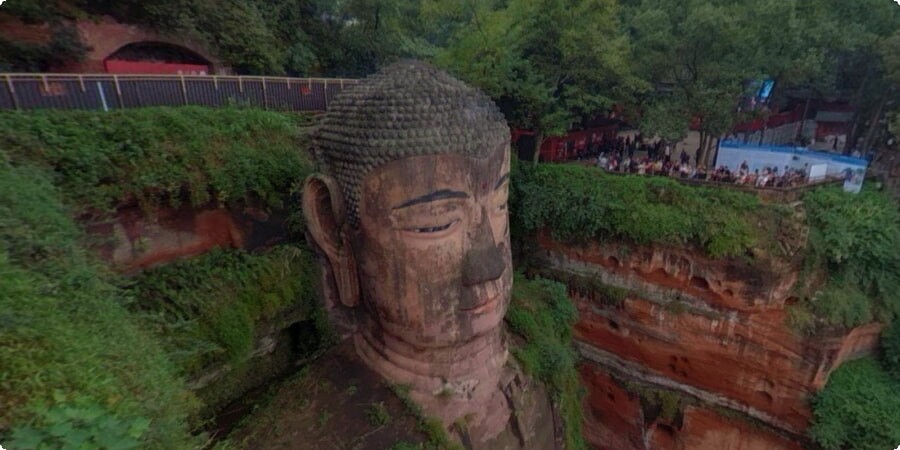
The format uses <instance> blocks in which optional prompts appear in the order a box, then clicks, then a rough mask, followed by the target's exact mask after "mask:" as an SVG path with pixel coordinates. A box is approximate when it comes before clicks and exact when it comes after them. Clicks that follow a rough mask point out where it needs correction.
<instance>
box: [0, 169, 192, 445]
mask: <svg viewBox="0 0 900 450" xmlns="http://www.w3.org/2000/svg"><path fill="white" fill-rule="evenodd" d="M70 213H71V211H70V210H68V209H67V208H65V207H64V206H63V202H62V199H61V192H60V190H59V189H58V188H57V187H55V186H54V185H53V183H52V179H51V176H50V175H49V174H48V173H47V172H45V171H42V170H39V169H36V168H33V167H13V166H11V165H9V164H8V163H0V361H3V371H2V374H0V430H8V432H9V435H7V436H0V441H2V442H4V443H6V442H13V439H14V440H15V441H14V442H16V443H17V444H16V445H14V446H13V444H10V445H11V446H12V448H37V447H36V446H33V445H32V444H33V443H34V442H35V441H36V440H38V439H42V438H44V437H46V438H48V439H50V440H49V441H47V442H46V445H51V446H52V444H51V443H53V442H55V443H60V442H76V441H78V440H79V439H83V440H84V441H85V442H88V441H91V440H93V441H94V442H100V441H99V440H100V439H105V438H116V439H118V438H122V439H123V442H124V441H125V438H126V437H127V438H129V439H134V440H138V441H139V442H140V443H141V444H142V445H143V446H145V447H148V448H187V447H191V446H195V445H196V442H194V440H193V438H191V437H190V435H189V434H188V430H187V429H186V418H187V415H188V414H189V413H190V412H191V411H192V410H193V409H194V407H195V402H194V401H193V399H192V398H191V396H189V395H188V394H187V393H186V392H185V391H184V390H183V385H182V382H181V380H180V379H179V378H178V377H177V370H176V368H175V367H174V365H173V364H172V363H171V362H170V361H169V360H168V359H167V358H166V356H165V354H164V352H163V349H162V347H161V345H160V344H159V342H158V341H156V340H155V339H153V338H152V336H151V335H150V334H149V333H146V332H145V331H144V330H143V329H142V327H141V323H140V321H139V320H137V318H136V317H134V316H133V315H132V314H130V313H129V312H128V310H127V309H126V305H127V304H128V303H130V301H131V299H130V298H129V293H128V291H126V290H124V289H122V288H121V287H120V286H119V285H118V284H119V283H120V279H119V278H118V277H116V276H115V275H113V274H111V273H110V272H109V271H108V270H107V269H106V268H105V267H104V266H103V265H102V264H100V263H99V262H97V261H95V260H94V259H93V258H92V257H91V256H90V254H89V252H88V251H86V250H85V249H84V247H82V246H81V245H80V243H79V242H80V240H81V239H82V233H81V231H80V230H79V228H78V226H77V225H76V224H75V223H74V222H73V220H72V219H71V215H70ZM36 374H40V376H36ZM148 421H149V423H150V426H149V427H146V426H143V424H145V423H147V422H148ZM44 432H47V433H50V436H45V435H44V434H43V433H44ZM0 434H3V432H0ZM129 442H130V441H129Z"/></svg>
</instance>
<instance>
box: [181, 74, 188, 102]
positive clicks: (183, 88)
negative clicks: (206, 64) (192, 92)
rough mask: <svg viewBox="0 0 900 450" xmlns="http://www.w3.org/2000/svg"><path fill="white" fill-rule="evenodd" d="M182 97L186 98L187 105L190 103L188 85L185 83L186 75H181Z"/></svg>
mask: <svg viewBox="0 0 900 450" xmlns="http://www.w3.org/2000/svg"><path fill="white" fill-rule="evenodd" d="M181 98H182V100H184V104H185V105H187V104H188V97H187V86H185V84H184V75H182V76H181Z"/></svg>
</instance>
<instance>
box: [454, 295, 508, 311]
mask: <svg viewBox="0 0 900 450" xmlns="http://www.w3.org/2000/svg"><path fill="white" fill-rule="evenodd" d="M502 296H503V295H502V294H497V295H495V296H493V297H491V298H489V299H487V300H485V301H484V302H481V303H479V304H477V305H475V306H471V307H466V308H462V307H461V308H459V311H461V312H465V313H469V314H484V313H486V312H491V311H493V310H494V309H496V308H497V305H498V304H500V301H499V300H500V298H501V297H502Z"/></svg>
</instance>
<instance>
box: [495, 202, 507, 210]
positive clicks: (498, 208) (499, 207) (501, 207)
mask: <svg viewBox="0 0 900 450" xmlns="http://www.w3.org/2000/svg"><path fill="white" fill-rule="evenodd" d="M506 205H507V203H506V202H503V204H502V205H499V206H497V211H506Z"/></svg>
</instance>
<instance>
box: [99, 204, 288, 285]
mask: <svg viewBox="0 0 900 450" xmlns="http://www.w3.org/2000/svg"><path fill="white" fill-rule="evenodd" d="M284 219H285V218H284V215H283V214H282V213H278V212H273V213H266V212H264V211H263V210H261V209H257V208H253V207H247V208H244V209H243V210H239V211H236V210H230V209H222V208H217V207H215V206H209V207H200V208H193V207H191V206H189V205H184V206H182V207H180V208H167V207H166V208H159V209H156V210H154V211H151V212H150V213H147V212H145V211H142V210H141V209H140V208H138V207H137V206H124V207H121V208H119V209H118V210H117V212H116V214H115V215H114V216H113V218H112V219H111V220H109V221H105V222H89V223H86V224H85V227H86V228H87V231H88V233H90V234H91V235H93V236H94V237H95V238H96V239H97V240H99V241H100V242H99V243H98V245H97V249H98V250H99V253H100V256H101V257H102V258H103V259H105V260H107V261H109V262H111V263H113V264H114V265H115V266H116V267H118V268H119V269H121V270H122V271H124V272H131V271H135V270H139V269H145V268H148V267H152V266H155V265H158V264H164V263H166V262H169V261H172V260H175V259H179V258H186V257H191V256H196V255H201V254H203V253H206V252H208V251H210V250H212V249H213V248H217V247H221V248H241V249H245V250H253V249H255V248H258V247H265V246H271V245H274V244H277V243H278V242H281V241H283V240H284V239H285V235H286V234H285V230H284Z"/></svg>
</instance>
